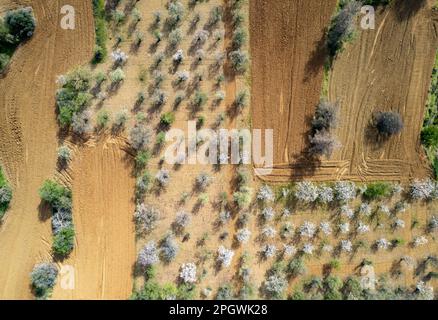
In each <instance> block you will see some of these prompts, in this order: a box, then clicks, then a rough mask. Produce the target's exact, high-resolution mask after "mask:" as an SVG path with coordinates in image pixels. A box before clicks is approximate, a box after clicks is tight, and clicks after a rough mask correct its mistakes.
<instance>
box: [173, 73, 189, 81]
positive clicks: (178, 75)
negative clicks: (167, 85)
mask: <svg viewBox="0 0 438 320" xmlns="http://www.w3.org/2000/svg"><path fill="white" fill-rule="evenodd" d="M189 78H190V72H188V71H186V70H183V71H178V72H177V73H176V81H177V82H178V83H182V82H185V81H187V80H189Z"/></svg>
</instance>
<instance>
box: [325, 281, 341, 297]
mask: <svg viewBox="0 0 438 320" xmlns="http://www.w3.org/2000/svg"><path fill="white" fill-rule="evenodd" d="M323 285H324V300H342V293H341V291H340V290H341V288H342V285H343V283H342V281H341V279H339V278H338V277H335V276H328V277H327V278H325V279H324V283H323Z"/></svg>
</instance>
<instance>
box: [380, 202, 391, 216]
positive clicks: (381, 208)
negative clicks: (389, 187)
mask: <svg viewBox="0 0 438 320" xmlns="http://www.w3.org/2000/svg"><path fill="white" fill-rule="evenodd" d="M379 210H380V211H381V212H382V213H384V214H386V215H387V216H389V215H390V214H391V211H390V210H389V208H388V206H387V205H385V204H382V205H380V206H379Z"/></svg>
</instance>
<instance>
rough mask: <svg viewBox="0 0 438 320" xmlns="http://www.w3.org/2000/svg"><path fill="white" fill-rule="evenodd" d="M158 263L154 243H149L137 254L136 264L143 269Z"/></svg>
mask: <svg viewBox="0 0 438 320" xmlns="http://www.w3.org/2000/svg"><path fill="white" fill-rule="evenodd" d="M157 262H158V252H157V246H156V244H155V241H149V242H148V243H147V244H146V245H145V246H144V247H143V249H141V251H140V253H139V254H138V264H139V266H140V267H142V268H143V269H144V268H146V267H148V266H151V265H154V264H156V263H157Z"/></svg>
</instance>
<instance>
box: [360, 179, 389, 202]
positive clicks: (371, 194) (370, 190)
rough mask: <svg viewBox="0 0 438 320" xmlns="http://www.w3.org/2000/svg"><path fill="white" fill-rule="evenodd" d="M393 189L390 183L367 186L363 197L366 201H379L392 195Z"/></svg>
mask: <svg viewBox="0 0 438 320" xmlns="http://www.w3.org/2000/svg"><path fill="white" fill-rule="evenodd" d="M391 191H392V188H391V185H390V184H389V183H385V182H375V183H371V184H369V185H368V186H367V188H366V190H365V192H364V193H363V197H364V198H365V199H366V200H378V199H382V198H385V197H388V196H389V195H390V194H391Z"/></svg>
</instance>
